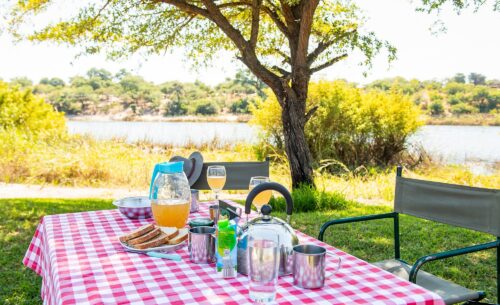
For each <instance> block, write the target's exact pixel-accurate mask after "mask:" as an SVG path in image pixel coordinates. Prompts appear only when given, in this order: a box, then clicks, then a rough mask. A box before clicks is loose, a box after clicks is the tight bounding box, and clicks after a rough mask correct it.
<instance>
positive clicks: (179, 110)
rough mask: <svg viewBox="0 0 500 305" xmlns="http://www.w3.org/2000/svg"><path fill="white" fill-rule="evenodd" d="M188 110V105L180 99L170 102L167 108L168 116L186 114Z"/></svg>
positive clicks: (166, 113)
mask: <svg viewBox="0 0 500 305" xmlns="http://www.w3.org/2000/svg"><path fill="white" fill-rule="evenodd" d="M187 112H188V107H187V105H186V104H185V103H184V102H181V101H179V100H176V101H173V102H170V103H168V104H167V105H166V108H165V115H166V116H176V115H185V114H186V113H187Z"/></svg>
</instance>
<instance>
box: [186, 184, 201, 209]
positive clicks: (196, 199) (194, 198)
mask: <svg viewBox="0 0 500 305" xmlns="http://www.w3.org/2000/svg"><path fill="white" fill-rule="evenodd" d="M199 203H200V191H198V190H193V189H192V190H191V207H190V209H189V213H194V212H198V208H199Z"/></svg>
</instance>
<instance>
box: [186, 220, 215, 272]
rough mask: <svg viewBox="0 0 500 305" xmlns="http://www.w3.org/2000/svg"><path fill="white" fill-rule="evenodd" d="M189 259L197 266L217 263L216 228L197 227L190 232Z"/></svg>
mask: <svg viewBox="0 0 500 305" xmlns="http://www.w3.org/2000/svg"><path fill="white" fill-rule="evenodd" d="M188 250H189V257H190V259H191V261H192V262H193V263H196V264H211V263H213V262H214V261H215V228H214V227H195V228H192V229H190V230H189V243H188Z"/></svg>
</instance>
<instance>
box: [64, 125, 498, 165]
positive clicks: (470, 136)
mask: <svg viewBox="0 0 500 305" xmlns="http://www.w3.org/2000/svg"><path fill="white" fill-rule="evenodd" d="M67 126H68V129H69V132H70V133H72V134H89V135H92V136H93V137H94V138H97V139H111V138H125V139H126V140H127V141H130V142H134V141H138V140H148V141H151V142H154V143H168V144H173V145H179V146H180V145H183V144H186V143H188V142H191V143H197V144H199V143H204V142H210V141H212V140H213V139H214V138H217V139H218V141H220V142H221V143H235V142H246V143H255V142H256V140H257V134H258V131H257V130H256V129H255V128H253V127H252V126H250V125H248V124H245V123H200V122H115V121H112V122H91V121H68V122H67ZM408 142H409V144H410V145H411V146H416V145H421V146H422V147H423V148H424V149H425V150H426V151H427V152H429V153H430V154H431V155H433V156H435V157H439V158H441V159H442V160H443V161H445V162H447V163H453V164H460V163H466V162H467V163H495V162H500V127H498V126H495V127H492V126H432V125H427V126H423V127H422V128H420V130H419V131H418V132H417V133H416V134H415V135H413V136H412V137H411V138H410V139H409V140H408Z"/></svg>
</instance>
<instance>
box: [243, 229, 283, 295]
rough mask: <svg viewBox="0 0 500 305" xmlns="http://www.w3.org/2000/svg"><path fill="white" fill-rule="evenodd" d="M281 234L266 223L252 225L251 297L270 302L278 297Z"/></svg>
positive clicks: (249, 248)
mask: <svg viewBox="0 0 500 305" xmlns="http://www.w3.org/2000/svg"><path fill="white" fill-rule="evenodd" d="M279 262H280V255H279V236H278V234H277V233H276V232H275V231H274V230H271V229H266V225H253V226H250V228H249V231H248V280H249V285H250V287H249V288H248V290H249V292H250V299H252V300H253V301H254V302H257V303H269V302H273V301H274V300H275V299H276V285H277V282H278V273H279Z"/></svg>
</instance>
